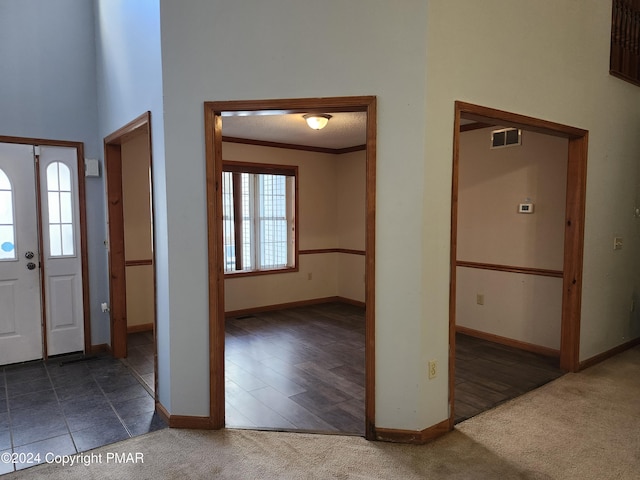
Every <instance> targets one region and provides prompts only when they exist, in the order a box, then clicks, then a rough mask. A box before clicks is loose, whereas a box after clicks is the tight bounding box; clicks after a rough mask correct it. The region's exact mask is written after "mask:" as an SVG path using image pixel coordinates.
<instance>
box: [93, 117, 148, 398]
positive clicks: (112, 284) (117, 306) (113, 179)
mask: <svg viewBox="0 0 640 480" xmlns="http://www.w3.org/2000/svg"><path fill="white" fill-rule="evenodd" d="M143 134H144V135H146V136H147V142H148V147H149V166H150V169H151V177H152V178H153V150H152V144H151V112H145V113H143V114H142V115H140V116H139V117H137V118H135V119H134V120H132V121H131V122H129V123H127V124H126V125H124V126H123V127H121V128H119V129H118V130H116V131H115V132H113V133H111V134H110V135H108V136H106V137H105V138H104V165H105V167H104V171H105V180H106V181H105V183H106V187H105V188H106V195H107V221H108V238H109V305H110V316H111V353H112V355H113V356H114V357H115V358H124V357H126V356H127V282H126V272H125V251H124V210H123V196H122V144H123V143H126V142H127V141H128V140H130V139H132V138H134V137H136V136H138V135H143ZM149 194H150V196H151V199H153V182H151V185H150V192H149ZM153 219H154V208H153V201H152V202H151V225H152V229H153ZM151 236H152V239H153V246H152V261H153V332H154V344H153V348H154V372H155V379H154V384H155V386H156V387H157V379H158V373H157V372H158V368H157V342H156V341H155V332H156V330H157V325H156V321H157V315H156V313H157V312H156V303H157V302H156V298H157V292H156V280H155V279H156V258H155V251H156V249H155V235H153V231H152V232H151ZM155 391H156V392H157V388H156V389H155Z"/></svg>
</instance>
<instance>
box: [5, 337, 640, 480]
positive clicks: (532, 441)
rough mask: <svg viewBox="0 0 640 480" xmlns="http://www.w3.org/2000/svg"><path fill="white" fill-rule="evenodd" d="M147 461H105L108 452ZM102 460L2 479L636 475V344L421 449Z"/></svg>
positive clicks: (307, 440)
mask: <svg viewBox="0 0 640 480" xmlns="http://www.w3.org/2000/svg"><path fill="white" fill-rule="evenodd" d="M114 452H117V453H133V454H135V453H136V452H140V453H142V454H144V463H138V464H114V463H110V464H107V463H106V455H107V453H114ZM92 453H95V454H96V455H97V454H102V455H103V463H101V464H97V463H95V464H93V465H90V466H88V467H86V466H84V465H78V466H74V467H67V468H61V467H58V466H56V465H44V466H38V467H32V468H30V469H27V470H24V471H21V472H16V473H13V474H9V475H7V476H6V477H2V478H3V480H5V479H6V480H13V479H19V478H20V479H22V478H47V479H64V480H73V479H83V480H84V479H103V478H106V479H143V478H148V479H163V478H167V479H170V478H171V479H172V478H175V479H181V478H196V479H197V478H203V479H204V478H207V479H209V478H220V479H327V478H340V479H368V478H376V479H396V478H397V479H474V480H475V479H500V480H506V479H563V480H566V479H580V480H588V479H597V480H603V479H634V480H635V479H638V478H640V347H636V348H635V349H632V350H628V351H626V352H624V353H622V354H620V355H618V356H617V357H615V358H612V359H610V360H607V361H606V362H604V363H601V364H599V365H597V366H595V367H592V368H590V369H588V370H586V371H584V372H581V373H578V374H569V375H565V376H564V377H562V378H560V379H558V380H556V381H554V382H552V383H550V384H547V385H545V386H543V387H542V388H539V389H538V390H536V391H534V392H531V393H529V394H526V395H524V396H522V397H520V398H517V399H515V400H513V401H511V402H508V403H506V404H504V405H502V406H500V407H498V408H496V409H494V410H491V411H489V412H485V413H484V414H482V415H479V416H477V417H474V418H472V419H470V420H467V421H466V422H464V423H461V424H459V425H458V426H457V428H456V431H454V432H452V433H450V434H448V435H446V436H445V437H443V438H441V439H439V440H437V441H435V442H432V443H430V444H428V445H423V446H411V445H396V444H389V443H381V442H367V441H366V440H364V439H361V438H357V437H339V436H329V435H307V434H296V433H274V432H256V431H248V430H223V431H217V432H203V431H189V430H173V429H172V430H168V429H167V430H162V431H158V432H154V433H150V434H148V435H144V436H141V437H136V438H133V439H131V440H127V441H125V442H120V443H116V444H113V445H110V446H107V447H102V448H100V449H97V450H94V451H93V452H92Z"/></svg>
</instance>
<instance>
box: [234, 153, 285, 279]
mask: <svg viewBox="0 0 640 480" xmlns="http://www.w3.org/2000/svg"><path fill="white" fill-rule="evenodd" d="M222 170H223V171H222V210H223V213H222V224H223V236H224V271H225V273H234V272H263V271H273V270H283V269H292V268H295V266H296V255H295V252H296V248H295V247H296V245H295V237H296V235H295V232H296V224H295V212H296V204H295V198H296V194H295V192H296V179H297V167H289V166H275V165H262V164H254V163H239V162H225V163H224V164H223V166H222Z"/></svg>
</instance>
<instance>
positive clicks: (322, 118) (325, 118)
mask: <svg viewBox="0 0 640 480" xmlns="http://www.w3.org/2000/svg"><path fill="white" fill-rule="evenodd" d="M302 118H304V119H305V120H306V121H307V125H309V128H313V129H314V130H322V129H323V128H324V127H326V126H327V123H329V119H330V118H331V115H327V114H326V113H308V114H306V115H303V116H302Z"/></svg>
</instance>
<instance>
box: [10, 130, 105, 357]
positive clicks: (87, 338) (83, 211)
mask: <svg viewBox="0 0 640 480" xmlns="http://www.w3.org/2000/svg"><path fill="white" fill-rule="evenodd" d="M0 143H17V144H22V145H39V146H48V147H71V148H75V149H76V156H77V159H78V200H79V201H78V204H79V205H78V207H79V210H80V255H81V256H82V309H83V312H82V313H83V316H84V318H83V322H84V353H85V355H89V354H91V353H93V351H92V345H91V308H90V307H91V306H90V303H89V302H90V299H89V255H88V251H87V197H86V187H85V178H84V143H82V142H72V141H67V140H50V139H45V138H26V137H9V136H1V135H0ZM39 177H40V174H39V173H38V174H37V175H36V178H37V179H38V180H37V182H38V187H37V188H36V195H37V197H38V209H39V204H40V187H39ZM38 224H39V225H40V224H41V219H38ZM40 242H41V243H40V251H43V250H42V237H40ZM42 281H44V277H43V280H42ZM41 289H42V292H44V291H45V286H44V284H42V285H41ZM45 310H46V309H45V308H44V303H43V318H45V315H46V312H45ZM45 321H46V319H45ZM46 334H47V329H46V328H45V327H44V325H43V329H42V335H43V337H42V338H43V351H42V352H43V356H44V358H47V341H46Z"/></svg>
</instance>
